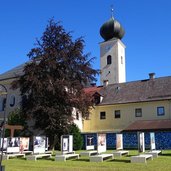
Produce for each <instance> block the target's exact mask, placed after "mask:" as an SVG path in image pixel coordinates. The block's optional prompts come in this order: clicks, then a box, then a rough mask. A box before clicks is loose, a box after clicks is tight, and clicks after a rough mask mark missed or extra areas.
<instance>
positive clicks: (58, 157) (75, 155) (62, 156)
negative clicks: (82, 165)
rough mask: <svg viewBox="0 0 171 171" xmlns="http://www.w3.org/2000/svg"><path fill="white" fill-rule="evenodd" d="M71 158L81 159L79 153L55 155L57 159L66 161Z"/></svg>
mask: <svg viewBox="0 0 171 171" xmlns="http://www.w3.org/2000/svg"><path fill="white" fill-rule="evenodd" d="M69 158H77V159H79V154H63V155H56V156H55V161H66V160H67V159H69Z"/></svg>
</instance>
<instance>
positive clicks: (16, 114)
mask: <svg viewBox="0 0 171 171" xmlns="http://www.w3.org/2000/svg"><path fill="white" fill-rule="evenodd" d="M8 125H21V126H23V130H15V132H14V136H30V135H32V133H31V131H29V130H28V125H27V122H26V119H25V118H24V115H23V114H22V111H21V109H19V108H16V109H15V110H14V111H12V112H10V113H9V115H8ZM6 136H10V132H9V130H6Z"/></svg>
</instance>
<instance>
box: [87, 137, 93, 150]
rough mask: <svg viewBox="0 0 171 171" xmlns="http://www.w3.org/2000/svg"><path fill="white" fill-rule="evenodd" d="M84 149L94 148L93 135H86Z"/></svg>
mask: <svg viewBox="0 0 171 171" xmlns="http://www.w3.org/2000/svg"><path fill="white" fill-rule="evenodd" d="M86 150H94V136H93V135H86Z"/></svg>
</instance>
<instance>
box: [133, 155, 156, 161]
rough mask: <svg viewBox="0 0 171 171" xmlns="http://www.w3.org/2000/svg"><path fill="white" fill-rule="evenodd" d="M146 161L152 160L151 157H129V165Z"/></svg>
mask: <svg viewBox="0 0 171 171" xmlns="http://www.w3.org/2000/svg"><path fill="white" fill-rule="evenodd" d="M147 159H149V160H153V155H151V154H140V155H138V156H132V157H131V163H146V162H147Z"/></svg>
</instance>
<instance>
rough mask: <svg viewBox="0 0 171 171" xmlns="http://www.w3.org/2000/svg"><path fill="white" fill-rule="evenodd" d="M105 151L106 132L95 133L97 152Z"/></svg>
mask: <svg viewBox="0 0 171 171" xmlns="http://www.w3.org/2000/svg"><path fill="white" fill-rule="evenodd" d="M105 151H106V134H97V152H98V153H102V152H105Z"/></svg>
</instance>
